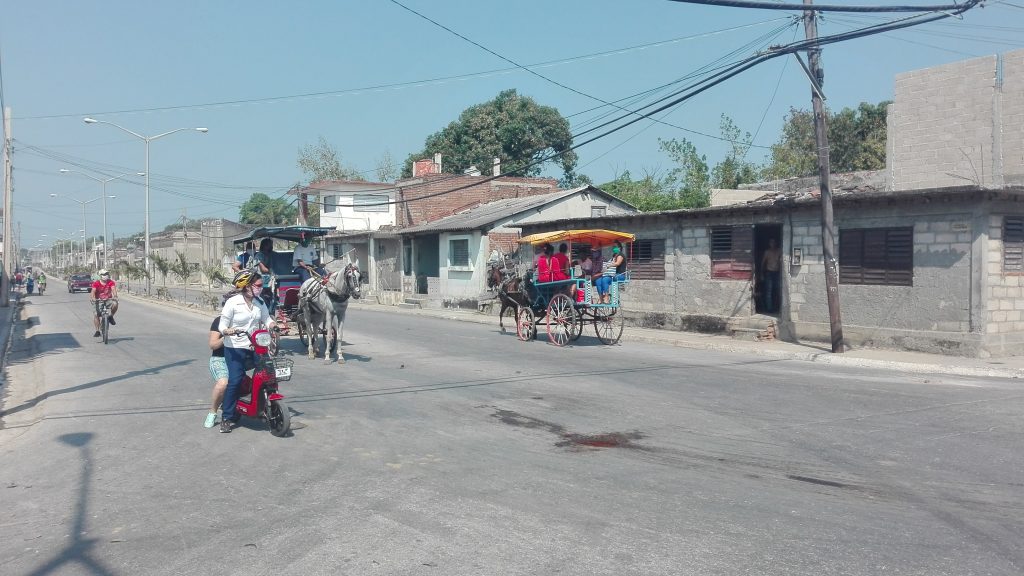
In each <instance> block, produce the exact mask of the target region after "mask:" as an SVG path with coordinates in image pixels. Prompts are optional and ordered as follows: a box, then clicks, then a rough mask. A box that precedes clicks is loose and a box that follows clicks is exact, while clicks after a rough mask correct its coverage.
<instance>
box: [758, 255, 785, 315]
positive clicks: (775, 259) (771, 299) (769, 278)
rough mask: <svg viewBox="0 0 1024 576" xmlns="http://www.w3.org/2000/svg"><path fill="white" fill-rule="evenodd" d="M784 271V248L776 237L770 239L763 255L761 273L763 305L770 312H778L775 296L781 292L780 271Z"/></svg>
mask: <svg viewBox="0 0 1024 576" xmlns="http://www.w3.org/2000/svg"><path fill="white" fill-rule="evenodd" d="M781 271H782V249H781V248H779V245H778V242H776V240H775V238H769V239H768V248H767V249H765V251H764V254H763V255H762V256H761V274H762V275H763V278H764V302H763V303H762V306H763V307H764V311H765V312H766V313H768V314H774V313H775V312H778V309H777V308H776V306H775V296H776V294H778V293H779V273H780V272H781Z"/></svg>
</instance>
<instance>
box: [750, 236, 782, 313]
mask: <svg viewBox="0 0 1024 576" xmlns="http://www.w3.org/2000/svg"><path fill="white" fill-rule="evenodd" d="M766 255H768V258H766ZM772 255H774V256H772ZM782 271H783V258H782V225H781V224H759V225H757V226H754V310H755V311H756V312H757V313H758V314H769V315H772V316H777V315H778V314H779V310H780V309H781V308H782V294H783V291H782Z"/></svg>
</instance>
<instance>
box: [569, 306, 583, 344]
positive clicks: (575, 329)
mask: <svg viewBox="0 0 1024 576" xmlns="http://www.w3.org/2000/svg"><path fill="white" fill-rule="evenodd" d="M580 334H583V313H582V312H580V311H579V310H576V322H575V323H574V324H573V325H572V334H570V335H569V340H570V341H572V342H575V341H577V340H579V338H580Z"/></svg>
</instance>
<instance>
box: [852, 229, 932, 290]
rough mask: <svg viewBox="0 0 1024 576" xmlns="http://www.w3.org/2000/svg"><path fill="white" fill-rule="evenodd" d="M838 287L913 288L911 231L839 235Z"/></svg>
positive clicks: (870, 230) (855, 231) (888, 230)
mask: <svg viewBox="0 0 1024 576" xmlns="http://www.w3.org/2000/svg"><path fill="white" fill-rule="evenodd" d="M839 283H840V284H871V285H882V286H913V285H914V228H913V227H912V226H906V227H900V228H863V229H853V230H840V231H839Z"/></svg>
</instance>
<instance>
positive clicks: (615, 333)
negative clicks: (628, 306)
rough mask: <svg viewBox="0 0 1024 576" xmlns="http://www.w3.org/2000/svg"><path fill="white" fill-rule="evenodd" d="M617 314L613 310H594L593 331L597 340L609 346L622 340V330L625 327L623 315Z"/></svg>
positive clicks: (615, 310)
mask: <svg viewBox="0 0 1024 576" xmlns="http://www.w3.org/2000/svg"><path fill="white" fill-rule="evenodd" d="M617 312H618V310H617V309H615V308H595V309H594V331H595V332H597V338H598V339H599V340H601V342H603V343H605V344H608V345H609V346H610V345H612V344H615V343H617V342H618V341H619V338H622V328H623V327H624V326H625V325H626V319H625V317H624V314H622V313H617Z"/></svg>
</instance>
